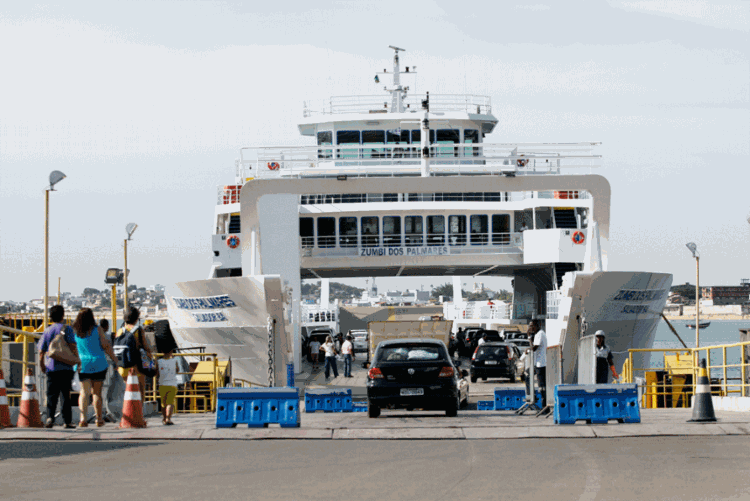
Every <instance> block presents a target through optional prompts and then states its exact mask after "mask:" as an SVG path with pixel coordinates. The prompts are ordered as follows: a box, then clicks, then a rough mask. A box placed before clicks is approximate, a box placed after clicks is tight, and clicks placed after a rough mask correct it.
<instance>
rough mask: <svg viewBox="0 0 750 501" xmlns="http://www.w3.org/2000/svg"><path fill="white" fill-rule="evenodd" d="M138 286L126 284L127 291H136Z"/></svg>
mask: <svg viewBox="0 0 750 501" xmlns="http://www.w3.org/2000/svg"><path fill="white" fill-rule="evenodd" d="M137 290H138V286H137V285H128V292H130V291H137Z"/></svg>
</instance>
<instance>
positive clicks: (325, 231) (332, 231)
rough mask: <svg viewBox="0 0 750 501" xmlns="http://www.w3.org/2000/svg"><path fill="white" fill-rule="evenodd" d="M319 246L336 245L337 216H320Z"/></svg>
mask: <svg viewBox="0 0 750 501" xmlns="http://www.w3.org/2000/svg"><path fill="white" fill-rule="evenodd" d="M318 247H321V248H329V247H336V218H335V217H319V218H318Z"/></svg>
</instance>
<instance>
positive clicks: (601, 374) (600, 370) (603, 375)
mask: <svg viewBox="0 0 750 501" xmlns="http://www.w3.org/2000/svg"><path fill="white" fill-rule="evenodd" d="M595 336H596V348H595V350H596V384H607V379H608V378H609V376H608V375H607V368H609V369H610V370H611V371H612V376H613V377H614V378H615V379H617V378H618V377H619V376H618V375H617V371H616V370H615V362H614V360H613V359H612V350H610V349H609V346H607V345H606V344H604V331H602V330H599V331H596V334H595Z"/></svg>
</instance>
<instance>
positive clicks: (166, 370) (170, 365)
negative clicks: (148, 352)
mask: <svg viewBox="0 0 750 501" xmlns="http://www.w3.org/2000/svg"><path fill="white" fill-rule="evenodd" d="M173 353H174V350H172V351H170V352H169V353H167V354H166V355H164V358H160V359H159V360H158V361H157V362H156V372H157V375H158V377H159V396H160V397H161V416H162V419H161V422H162V424H165V425H172V424H174V423H173V422H172V414H174V399H175V396H176V395H177V373H178V372H179V368H178V366H177V359H176V358H174V357H173V356H172V354H173Z"/></svg>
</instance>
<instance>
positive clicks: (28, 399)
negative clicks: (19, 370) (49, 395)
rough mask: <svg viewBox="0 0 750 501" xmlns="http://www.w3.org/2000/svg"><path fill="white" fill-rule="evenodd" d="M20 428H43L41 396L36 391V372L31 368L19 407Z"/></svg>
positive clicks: (24, 384) (24, 382) (27, 374)
mask: <svg viewBox="0 0 750 501" xmlns="http://www.w3.org/2000/svg"><path fill="white" fill-rule="evenodd" d="M17 426H18V427H19V428H42V414H41V413H40V412H39V397H38V396H37V393H36V383H35V382H34V373H33V372H32V371H31V369H29V370H28V372H27V373H26V377H24V379H23V391H22V392H21V407H20V408H19V409H18V423H17Z"/></svg>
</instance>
